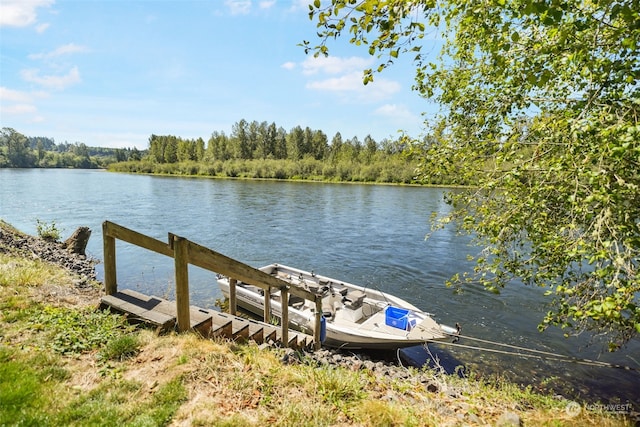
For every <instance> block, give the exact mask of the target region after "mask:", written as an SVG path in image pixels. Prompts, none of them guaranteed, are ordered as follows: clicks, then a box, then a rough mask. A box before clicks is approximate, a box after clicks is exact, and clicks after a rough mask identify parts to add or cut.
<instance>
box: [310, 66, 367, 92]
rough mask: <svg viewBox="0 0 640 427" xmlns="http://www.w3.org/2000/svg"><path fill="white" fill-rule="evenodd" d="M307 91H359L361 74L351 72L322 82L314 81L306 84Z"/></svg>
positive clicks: (361, 86) (360, 88)
mask: <svg viewBox="0 0 640 427" xmlns="http://www.w3.org/2000/svg"><path fill="white" fill-rule="evenodd" d="M307 88H308V89H314V90H328V91H334V92H347V91H360V90H362V88H363V85H362V73H358V72H357V71H356V72H353V73H349V74H344V75H342V76H340V77H332V78H329V79H324V80H316V81H313V82H309V83H307Z"/></svg>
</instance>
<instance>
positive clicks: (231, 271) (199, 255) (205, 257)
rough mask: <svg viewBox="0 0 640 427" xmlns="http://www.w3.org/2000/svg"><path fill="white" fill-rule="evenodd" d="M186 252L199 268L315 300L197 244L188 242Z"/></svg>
mask: <svg viewBox="0 0 640 427" xmlns="http://www.w3.org/2000/svg"><path fill="white" fill-rule="evenodd" d="M188 252H189V262H190V263H191V264H193V265H195V266H198V267H200V268H204V269H206V270H210V271H213V272H216V273H220V274H223V275H225V276H228V277H232V278H234V279H237V280H241V281H243V282H245V283H248V284H250V285H255V286H258V287H260V288H263V289H264V288H266V287H269V286H270V287H273V288H276V289H289V288H291V289H290V290H289V292H291V293H292V294H294V295H297V296H300V297H302V298H306V299H309V300H311V301H315V299H316V294H314V293H313V292H309V291H307V290H306V289H302V288H297V287H292V286H291V284H290V283H289V282H286V281H284V280H282V279H279V278H278V277H275V276H272V275H270V274H268V273H265V272H264V271H261V270H259V269H257V268H254V267H251V266H249V265H247V264H245V263H242V262H240V261H237V260H235V259H233V258H229V257H227V256H225V255H222V254H220V253H218V252H216V251H214V250H212V249H209V248H207V247H204V246H201V245H199V244H197V243H194V242H191V241H189V251H188ZM292 289H295V290H292Z"/></svg>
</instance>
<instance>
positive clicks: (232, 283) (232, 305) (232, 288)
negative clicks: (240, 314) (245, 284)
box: [229, 277, 238, 316]
mask: <svg viewBox="0 0 640 427" xmlns="http://www.w3.org/2000/svg"><path fill="white" fill-rule="evenodd" d="M237 283H238V281H237V280H236V279H233V278H231V277H230V278H229V314H230V315H232V316H235V315H236V311H237V310H238V303H237V300H236V285H237Z"/></svg>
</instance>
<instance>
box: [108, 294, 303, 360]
mask: <svg viewBox="0 0 640 427" xmlns="http://www.w3.org/2000/svg"><path fill="white" fill-rule="evenodd" d="M101 306H102V307H103V308H109V309H111V310H114V311H117V312H120V313H124V314H126V315H127V316H128V317H129V319H130V320H132V321H135V322H142V323H146V324H150V325H153V326H155V327H156V328H157V330H158V332H162V331H170V330H173V329H175V327H176V322H177V310H176V303H175V302H174V301H169V300H166V299H163V298H160V297H156V296H148V295H145V294H142V293H140V292H137V291H133V290H130V289H123V290H122V291H118V292H116V293H115V294H111V295H105V296H103V297H102V298H101ZM189 311H190V316H189V317H190V321H191V325H190V329H193V330H195V331H197V332H198V333H200V334H201V335H202V336H203V337H205V338H213V337H217V336H222V337H225V338H228V339H231V340H234V341H238V342H246V341H248V340H252V341H255V342H256V343H258V344H262V343H268V344H281V345H283V346H286V347H290V348H295V349H310V348H312V346H313V342H314V341H313V337H312V336H311V335H306V334H303V333H301V332H297V331H291V330H290V331H288V334H287V337H286V339H287V341H288V342H283V339H282V338H283V337H282V332H281V328H280V326H276V325H271V324H268V323H264V322H258V321H256V320H252V319H245V318H242V317H238V316H232V315H230V314H228V313H221V312H219V311H216V310H208V309H204V308H200V307H196V306H193V305H192V306H190V307H189Z"/></svg>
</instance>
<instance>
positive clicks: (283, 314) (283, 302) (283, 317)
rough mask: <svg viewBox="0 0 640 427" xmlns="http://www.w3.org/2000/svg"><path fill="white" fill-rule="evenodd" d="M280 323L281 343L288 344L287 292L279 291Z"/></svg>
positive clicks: (284, 289)
mask: <svg viewBox="0 0 640 427" xmlns="http://www.w3.org/2000/svg"><path fill="white" fill-rule="evenodd" d="M280 308H281V309H280V323H282V342H283V343H284V345H287V343H288V342H289V290H288V289H287V288H284V287H283V288H282V289H280Z"/></svg>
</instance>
